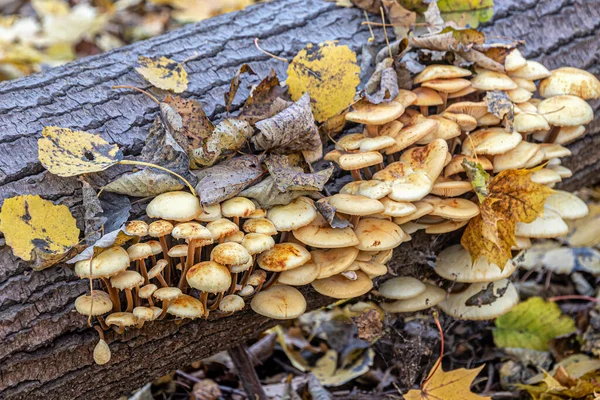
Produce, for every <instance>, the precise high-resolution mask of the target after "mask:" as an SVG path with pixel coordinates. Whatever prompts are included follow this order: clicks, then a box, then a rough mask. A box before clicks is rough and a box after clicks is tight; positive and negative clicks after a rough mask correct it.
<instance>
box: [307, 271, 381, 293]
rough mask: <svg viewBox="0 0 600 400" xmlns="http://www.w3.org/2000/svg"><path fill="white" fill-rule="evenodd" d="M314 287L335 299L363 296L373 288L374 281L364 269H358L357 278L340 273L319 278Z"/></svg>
mask: <svg viewBox="0 0 600 400" xmlns="http://www.w3.org/2000/svg"><path fill="white" fill-rule="evenodd" d="M312 287H313V288H314V289H315V290H316V291H317V292H318V293H320V294H322V295H324V296H328V297H333V298H334V299H349V298H351V297H358V296H362V295H363V294H365V293H368V292H369V291H370V290H371V289H372V288H373V282H372V281H371V279H370V278H369V277H368V276H367V274H365V273H364V272H362V271H356V279H355V280H350V279H348V278H346V277H345V276H343V275H341V274H338V275H333V276H330V277H329V278H324V279H317V280H316V281H314V282H312Z"/></svg>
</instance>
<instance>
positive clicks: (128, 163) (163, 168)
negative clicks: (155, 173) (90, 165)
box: [117, 160, 198, 196]
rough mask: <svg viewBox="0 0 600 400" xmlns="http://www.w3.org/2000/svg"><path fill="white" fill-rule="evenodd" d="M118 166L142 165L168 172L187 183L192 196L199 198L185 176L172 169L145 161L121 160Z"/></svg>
mask: <svg viewBox="0 0 600 400" xmlns="http://www.w3.org/2000/svg"><path fill="white" fill-rule="evenodd" d="M117 164H123V165H142V166H144V167H151V168H156V169H160V170H161V171H165V172H168V173H169V174H171V175H175V176H176V177H178V178H179V179H181V180H182V181H183V182H185V184H186V185H187V187H188V188H189V189H190V192H192V194H193V195H194V196H198V194H197V193H196V191H195V190H194V187H193V186H192V185H191V183H189V182H188V181H187V180H186V179H185V178H184V177H183V176H181V175H179V174H178V173H177V172H173V171H171V170H170V169H167V168H165V167H161V166H160V165H156V164H152V163H147V162H144V161H135V160H121V161H119V162H118V163H117Z"/></svg>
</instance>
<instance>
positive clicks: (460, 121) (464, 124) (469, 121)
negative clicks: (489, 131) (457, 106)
mask: <svg viewBox="0 0 600 400" xmlns="http://www.w3.org/2000/svg"><path fill="white" fill-rule="evenodd" d="M442 117H444V118H446V119H449V120H450V121H452V122H454V123H456V124H457V125H458V126H459V127H460V130H461V131H463V132H471V131H473V130H474V129H475V128H477V120H476V119H475V118H473V117H471V116H470V115H469V114H455V113H451V112H445V113H443V114H442Z"/></svg>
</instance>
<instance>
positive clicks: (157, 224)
mask: <svg viewBox="0 0 600 400" xmlns="http://www.w3.org/2000/svg"><path fill="white" fill-rule="evenodd" d="M172 231H173V224H172V223H170V222H169V221H165V220H158V221H154V222H152V223H151V224H150V225H149V226H148V235H150V236H152V237H155V238H158V241H159V242H160V247H161V248H162V253H163V258H164V259H165V260H167V263H168V268H167V273H166V276H165V278H166V281H167V282H170V281H171V267H172V265H171V259H170V258H169V246H167V240H166V239H165V236H167V235H170V234H171V232H172Z"/></svg>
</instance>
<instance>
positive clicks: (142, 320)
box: [135, 319, 145, 329]
mask: <svg viewBox="0 0 600 400" xmlns="http://www.w3.org/2000/svg"><path fill="white" fill-rule="evenodd" d="M144 321H145V320H144V319H140V320H139V321H138V323H137V325H136V326H135V327H136V328H138V329H142V328H143V327H144Z"/></svg>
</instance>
